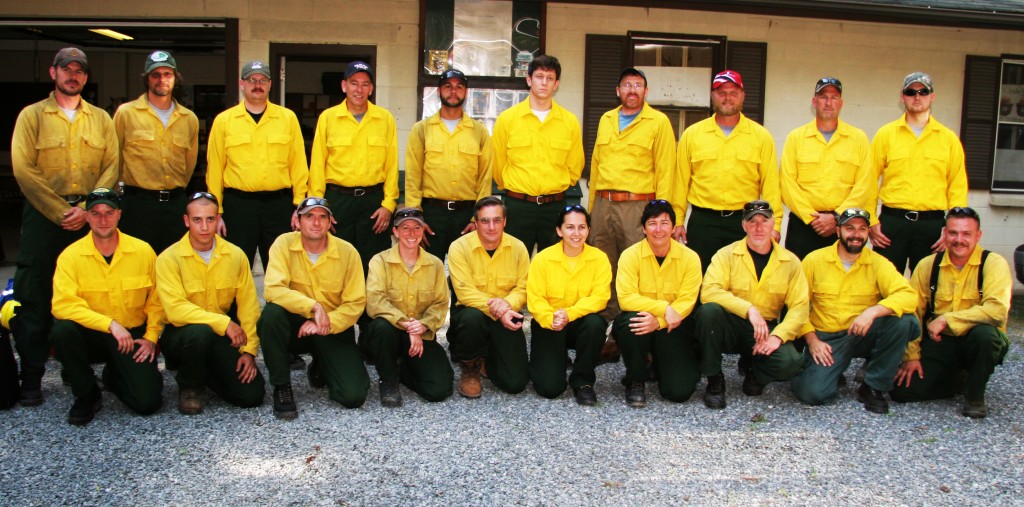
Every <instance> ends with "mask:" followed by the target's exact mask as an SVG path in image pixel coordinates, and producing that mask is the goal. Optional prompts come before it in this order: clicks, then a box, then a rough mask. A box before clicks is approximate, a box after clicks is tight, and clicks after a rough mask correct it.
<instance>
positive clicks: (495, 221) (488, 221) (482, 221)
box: [476, 217, 505, 225]
mask: <svg viewBox="0 0 1024 507" xmlns="http://www.w3.org/2000/svg"><path fill="white" fill-rule="evenodd" d="M504 221H505V217H494V218H478V219H477V220H476V222H477V223H478V224H480V225H491V224H495V225H497V224H500V223H502V222H504Z"/></svg>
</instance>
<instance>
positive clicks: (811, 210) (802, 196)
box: [780, 77, 877, 259]
mask: <svg viewBox="0 0 1024 507" xmlns="http://www.w3.org/2000/svg"><path fill="white" fill-rule="evenodd" d="M811 106H813V107H814V119H813V120H811V122H810V123H807V124H806V125H803V126H802V127H798V128H796V129H793V131H792V132H790V133H789V136H787V137H786V145H785V147H784V148H783V149H782V169H781V173H782V174H781V178H780V186H781V188H782V202H783V203H784V204H785V205H786V207H788V208H789V228H788V229H787V232H786V250H789V251H790V252H793V253H794V254H796V256H797V257H799V258H801V259H803V258H804V257H805V256H806V255H807V254H808V253H810V252H811V251H813V250H817V249H819V248H824V247H826V246H829V245H831V244H833V243H835V242H836V217H837V216H838V214H839V213H840V212H841V211H842V210H845V209H848V208H864V209H869V208H873V207H874V205H875V202H874V201H872V200H871V198H872V197H873V196H874V190H873V189H872V185H874V184H876V183H877V180H876V179H874V177H875V172H874V170H872V168H871V167H872V166H871V144H870V143H869V142H868V136H867V135H866V134H864V131H863V130H860V129H858V128H857V127H854V126H852V125H850V124H849V123H846V122H844V121H841V120H840V119H839V113H840V112H841V111H842V110H843V83H842V82H840V81H839V80H838V79H836V78H834V77H823V78H821V79H819V80H818V82H817V83H816V84H815V85H814V96H813V97H812V98H811Z"/></svg>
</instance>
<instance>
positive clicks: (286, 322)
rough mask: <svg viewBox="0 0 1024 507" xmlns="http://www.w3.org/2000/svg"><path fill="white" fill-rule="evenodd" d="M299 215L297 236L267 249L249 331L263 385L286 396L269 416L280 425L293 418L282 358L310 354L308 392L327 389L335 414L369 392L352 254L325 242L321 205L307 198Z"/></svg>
mask: <svg viewBox="0 0 1024 507" xmlns="http://www.w3.org/2000/svg"><path fill="white" fill-rule="evenodd" d="M298 213H299V230H298V231H297V232H289V233H287V234H283V235H281V237H279V238H277V241H275V242H274V244H273V246H271V247H270V250H271V252H273V253H272V254H271V256H270V265H269V266H267V276H266V280H265V282H264V287H265V288H264V290H263V297H264V298H265V299H266V300H267V305H266V306H264V307H263V314H262V315H260V320H259V322H258V323H257V324H256V330H257V332H259V334H260V344H261V346H262V347H263V357H264V361H266V364H267V370H268V371H269V372H270V384H271V385H272V386H274V392H275V393H278V392H279V391H287V396H285V395H283V394H275V395H274V415H275V416H277V417H279V418H284V419H292V418H295V417H297V416H298V408H297V407H296V406H295V401H294V396H293V394H292V384H291V378H290V375H289V373H290V371H289V370H290V367H289V360H288V359H289V353H296V352H305V353H311V354H312V355H313V361H312V362H311V363H309V370H307V373H308V377H307V378H308V380H309V385H310V386H311V387H313V388H321V387H324V386H327V391H328V394H329V396H330V398H331V399H332V400H334V401H337V402H338V403H341V404H342V406H345V407H348V408H357V407H360V406H362V405H363V402H364V401H366V393H367V391H368V390H369V388H370V377H369V375H367V374H366V366H364V365H363V358H362V356H361V355H360V354H359V348H358V347H356V333H355V329H354V328H353V326H354V325H355V323H356V319H358V318H359V316H360V315H362V313H363V310H364V309H365V308H366V285H365V278H364V277H363V267H362V263H361V262H360V261H359V253H358V252H356V249H355V248H354V247H353V246H352V245H350V244H349V243H348V242H347V241H345V240H343V239H341V238H338V237H335V236H332V235H331V222H332V221H333V218H334V217H333V216H331V208H330V205H329V204H328V202H327V200H325V199H322V198H320V197H307V198H305V199H304V200H303V201H302V203H301V204H300V205H299V210H298ZM285 400H291V402H290V403H287V402H285ZM278 401H281V402H282V403H281V404H280V405H279V404H278Z"/></svg>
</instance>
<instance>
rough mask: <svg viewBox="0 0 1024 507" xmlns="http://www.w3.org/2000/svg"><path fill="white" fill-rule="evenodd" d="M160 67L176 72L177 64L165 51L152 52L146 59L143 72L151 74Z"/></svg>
mask: <svg viewBox="0 0 1024 507" xmlns="http://www.w3.org/2000/svg"><path fill="white" fill-rule="evenodd" d="M160 67H169V68H171V69H174V70H177V69H178V62H176V61H174V57H173V56H171V54H170V53H168V52H167V51H153V52H152V53H150V54H149V56H147V57H146V66H145V67H144V69H145V70H144V71H143V72H145V73H146V74H149V73H150V72H153V69H159V68H160Z"/></svg>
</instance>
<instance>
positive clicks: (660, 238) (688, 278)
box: [613, 200, 701, 407]
mask: <svg viewBox="0 0 1024 507" xmlns="http://www.w3.org/2000/svg"><path fill="white" fill-rule="evenodd" d="M675 224H676V212H675V210H674V209H673V208H672V205H671V204H670V203H669V202H668V201H665V200H657V201H651V202H650V203H648V204H647V206H645V207H644V210H643V214H642V215H640V226H641V228H642V229H641V230H643V232H644V239H641V240H640V241H639V242H638V243H637V244H635V245H633V246H631V247H629V248H627V249H626V251H625V252H622V258H621V259H620V261H619V273H618V276H617V277H616V279H615V287H616V290H617V291H618V293H619V303H620V306H621V307H622V313H621V314H619V316H618V317H616V318H615V322H614V324H613V326H614V329H615V336H616V338H617V339H618V341H619V347H620V348H621V350H622V357H623V362H624V363H625V364H626V376H625V377H623V379H622V383H623V385H625V386H626V403H627V404H629V406H631V407H643V406H645V405H646V404H647V395H646V393H645V390H644V382H645V381H646V380H647V379H648V377H649V366H648V365H647V356H648V355H650V356H651V357H652V359H653V366H654V368H655V376H656V378H657V380H658V391H659V392H661V397H662V398H665V399H666V400H669V401H675V402H680V403H681V402H684V401H686V400H688V399H690V396H691V395H692V394H693V391H694V389H696V387H697V382H699V381H700V363H699V353H698V351H697V340H696V338H695V337H694V335H693V326H692V321H691V322H686V318H687V317H689V316H690V312H691V311H693V306H694V304H696V303H697V294H698V293H699V292H700V284H701V273H700V258H699V257H697V254H696V253H695V252H694V251H693V250H690V249H689V248H687V247H686V246H684V245H683V244H682V243H679V242H678V241H673V239H672V231H673V230H674V229H675Z"/></svg>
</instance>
